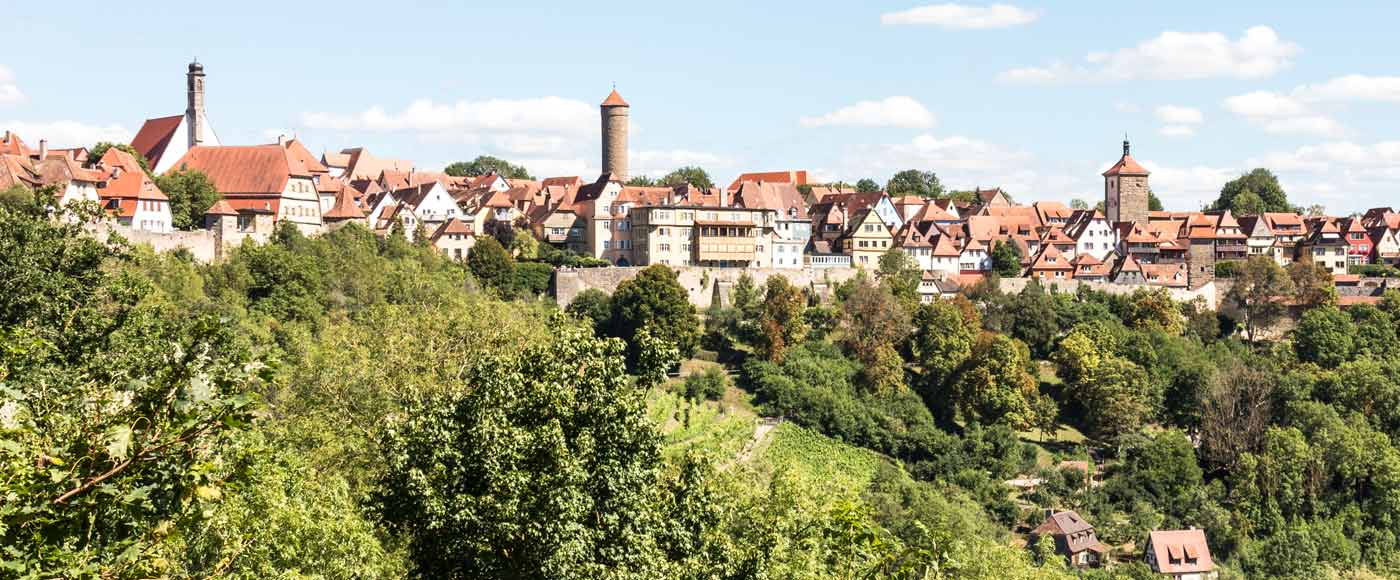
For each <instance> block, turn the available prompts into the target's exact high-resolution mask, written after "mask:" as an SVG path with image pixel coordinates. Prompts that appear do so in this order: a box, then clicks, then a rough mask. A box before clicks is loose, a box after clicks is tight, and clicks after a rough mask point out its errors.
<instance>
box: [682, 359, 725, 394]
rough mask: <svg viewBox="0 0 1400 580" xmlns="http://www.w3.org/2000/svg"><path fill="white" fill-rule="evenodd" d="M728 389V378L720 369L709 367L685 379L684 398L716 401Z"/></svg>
mask: <svg viewBox="0 0 1400 580" xmlns="http://www.w3.org/2000/svg"><path fill="white" fill-rule="evenodd" d="M728 387H729V377H727V376H725V374H724V371H723V370H722V369H720V367H710V368H708V369H705V372H702V373H695V374H692V375H690V376H688V377H686V378H685V385H684V388H685V397H686V398H687V399H691V400H696V401H699V400H707V401H716V400H719V398H720V397H723V396H724V391H725V389H727V388H728Z"/></svg>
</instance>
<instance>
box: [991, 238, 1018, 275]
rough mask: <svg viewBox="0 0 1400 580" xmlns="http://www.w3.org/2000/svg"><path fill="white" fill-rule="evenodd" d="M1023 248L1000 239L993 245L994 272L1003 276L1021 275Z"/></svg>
mask: <svg viewBox="0 0 1400 580" xmlns="http://www.w3.org/2000/svg"><path fill="white" fill-rule="evenodd" d="M1021 258H1022V256H1021V248H1019V247H1017V246H1016V244H1013V243H1011V242H1009V241H1006V240H998V241H996V242H995V245H994V246H992V272H993V273H995V274H996V275H998V276H1001V277H1002V278H1016V277H1019V276H1020V275H1021Z"/></svg>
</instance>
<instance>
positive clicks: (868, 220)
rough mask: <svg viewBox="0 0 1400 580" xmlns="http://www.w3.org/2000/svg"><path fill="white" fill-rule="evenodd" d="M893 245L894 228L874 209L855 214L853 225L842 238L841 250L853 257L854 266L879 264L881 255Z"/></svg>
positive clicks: (866, 266) (868, 266) (852, 263)
mask: <svg viewBox="0 0 1400 580" xmlns="http://www.w3.org/2000/svg"><path fill="white" fill-rule="evenodd" d="M892 247H894V230H892V229H890V226H889V224H886V223H885V220H883V219H881V218H880V214H878V213H876V212H875V211H873V210H867V211H865V213H864V214H862V215H857V216H854V218H853V219H852V220H851V226H850V227H849V228H847V229H846V234H845V235H844V236H842V238H841V250H842V252H843V253H845V254H847V255H849V256H850V257H851V266H854V267H862V268H874V267H876V266H878V265H879V263H880V256H882V255H884V253H885V252H888V251H889V250H890V248H892Z"/></svg>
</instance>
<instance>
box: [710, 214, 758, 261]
mask: <svg viewBox="0 0 1400 580" xmlns="http://www.w3.org/2000/svg"><path fill="white" fill-rule="evenodd" d="M695 225H696V228H695V234H696V236H695V238H696V240H695V241H696V244H695V247H696V256H695V258H696V259H697V260H700V261H702V262H704V261H719V260H725V261H738V262H749V261H753V260H754V258H755V257H756V255H757V253H758V252H757V244H756V243H755V239H754V225H753V224H752V223H748V222H712V221H697V222H695Z"/></svg>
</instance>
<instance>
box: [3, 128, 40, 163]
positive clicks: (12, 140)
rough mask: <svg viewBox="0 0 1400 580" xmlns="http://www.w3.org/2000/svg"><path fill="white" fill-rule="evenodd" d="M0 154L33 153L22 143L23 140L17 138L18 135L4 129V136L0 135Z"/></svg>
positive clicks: (24, 154)
mask: <svg viewBox="0 0 1400 580" xmlns="http://www.w3.org/2000/svg"><path fill="white" fill-rule="evenodd" d="M0 154H3V155H19V156H21V157H29V156H30V155H33V154H34V153H33V152H32V151H31V150H30V149H29V147H28V146H27V145H25V144H24V140H22V139H20V138H19V135H16V134H14V133H11V132H9V131H5V135H4V137H0Z"/></svg>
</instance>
